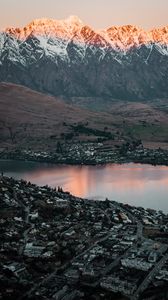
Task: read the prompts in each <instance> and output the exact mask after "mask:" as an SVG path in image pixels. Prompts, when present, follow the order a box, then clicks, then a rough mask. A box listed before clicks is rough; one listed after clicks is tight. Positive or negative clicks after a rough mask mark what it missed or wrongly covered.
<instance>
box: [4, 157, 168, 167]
mask: <svg viewBox="0 0 168 300" xmlns="http://www.w3.org/2000/svg"><path fill="white" fill-rule="evenodd" d="M0 161H20V162H27V163H29V162H30V163H39V164H50V165H56V166H58V165H59V166H68V165H69V166H103V165H122V164H140V165H150V166H154V167H155V166H165V167H168V161H167V162H153V161H152V160H140V159H139V160H137V159H136V160H130V159H122V160H111V161H101V162H94V161H93V162H90V161H89V162H88V161H72V160H67V161H54V160H47V159H46V160H44V159H39V158H38V159H36V158H34V159H33V158H23V157H16V158H14V157H10V156H9V157H4V158H3V157H0Z"/></svg>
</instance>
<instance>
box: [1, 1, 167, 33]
mask: <svg viewBox="0 0 168 300" xmlns="http://www.w3.org/2000/svg"><path fill="white" fill-rule="evenodd" d="M70 15H77V16H78V17H79V18H80V19H81V20H82V21H83V22H84V23H86V24H87V25H90V26H92V27H93V28H94V29H102V28H108V27H110V26H113V25H126V24H132V25H137V26H140V27H143V28H144V29H151V28H153V27H161V26H165V25H168V0H0V29H3V28H6V27H11V26H13V27H22V26H24V25H26V24H28V23H30V22H31V21H32V20H34V19H37V18H44V17H46V18H53V19H66V18H67V17H68V16H70Z"/></svg>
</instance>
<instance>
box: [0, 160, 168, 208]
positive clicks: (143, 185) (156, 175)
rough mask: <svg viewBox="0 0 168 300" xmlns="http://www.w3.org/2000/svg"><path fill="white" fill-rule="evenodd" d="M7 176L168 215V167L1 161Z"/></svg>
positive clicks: (90, 197)
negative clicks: (148, 208)
mask: <svg viewBox="0 0 168 300" xmlns="http://www.w3.org/2000/svg"><path fill="white" fill-rule="evenodd" d="M0 171H3V172H4V174H5V175H6V176H12V177H14V178H17V179H20V178H23V179H25V180H28V181H31V182H33V183H36V184H38V185H46V184H48V185H49V186H51V187H57V186H61V187H63V189H64V190H67V191H70V192H71V193H72V194H74V195H76V196H80V197H84V198H89V199H102V200H103V199H105V198H106V197H107V198H109V199H112V200H116V201H119V202H124V203H129V204H130V205H135V206H143V207H146V208H147V207H150V208H154V209H160V210H163V211H165V212H168V167H165V166H156V167H154V166H150V165H140V164H123V165H112V164H109V165H103V166H67V165H66V166H63V165H61V166H60V165H59V166H58V165H50V164H41V163H32V162H20V161H0Z"/></svg>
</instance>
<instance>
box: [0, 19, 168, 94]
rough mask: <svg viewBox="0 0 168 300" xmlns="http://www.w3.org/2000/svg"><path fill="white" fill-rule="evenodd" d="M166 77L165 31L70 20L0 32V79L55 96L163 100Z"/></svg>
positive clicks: (167, 42) (167, 90) (41, 22)
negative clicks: (101, 27) (103, 27)
mask: <svg viewBox="0 0 168 300" xmlns="http://www.w3.org/2000/svg"><path fill="white" fill-rule="evenodd" d="M167 74H168V27H164V28H160V29H153V30H151V31H149V32H146V31H144V30H143V29H141V28H138V27H136V26H131V25H127V26H121V27H111V28H109V29H106V30H101V31H95V30H93V29H92V28H91V27H89V26H87V25H85V24H83V22H82V21H81V20H79V19H78V18H77V17H74V16H71V17H70V18H68V19H67V20H59V21H57V20H48V19H39V20H35V21H33V22H31V23H30V24H28V25H27V26H25V27H24V28H21V29H20V28H8V29H6V31H4V32H2V33H1V34H0V81H6V82H13V83H17V84H22V85H25V86H27V87H30V88H32V89H35V90H37V91H41V92H45V93H50V94H52V95H56V96H58V95H65V96H67V97H73V96H77V97H79V96H82V97H89V96H99V97H106V96H107V97H112V98H118V99H129V100H130V99H131V100H137V99H140V100H141V99H146V98H157V97H159V98H164V97H167V96H168V84H167V81H168V77H167Z"/></svg>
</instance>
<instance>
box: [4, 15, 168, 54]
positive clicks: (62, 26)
mask: <svg viewBox="0 0 168 300" xmlns="http://www.w3.org/2000/svg"><path fill="white" fill-rule="evenodd" d="M5 32H6V33H7V34H9V35H11V36H13V37H15V38H16V39H18V40H22V41H25V40H26V39H27V38H30V37H37V38H39V37H40V38H43V39H46V42H47V40H48V39H50V38H53V39H54V40H55V39H62V40H63V41H66V43H68V42H69V41H73V42H76V43H80V44H81V43H82V44H83V45H85V43H89V44H90V45H95V46H100V47H103V48H104V47H110V48H114V49H115V50H121V51H127V50H129V49H131V48H133V47H140V46H141V45H147V46H148V45H150V44H152V43H157V44H160V45H161V47H162V46H163V47H164V46H166V47H167V45H168V26H165V27H163V28H158V29H157V28H156V29H153V30H150V31H145V30H143V29H142V28H140V27H137V26H134V25H124V26H113V27H110V28H108V29H105V30H101V31H95V30H93V29H92V28H91V27H89V26H87V25H85V24H84V23H83V22H82V21H81V20H80V19H79V18H78V17H77V16H70V17H69V18H67V19H65V20H54V19H47V18H42V19H36V20H34V21H32V22H30V23H29V24H28V25H26V26H25V27H24V28H7V29H6V31H5ZM166 51H167V50H166Z"/></svg>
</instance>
